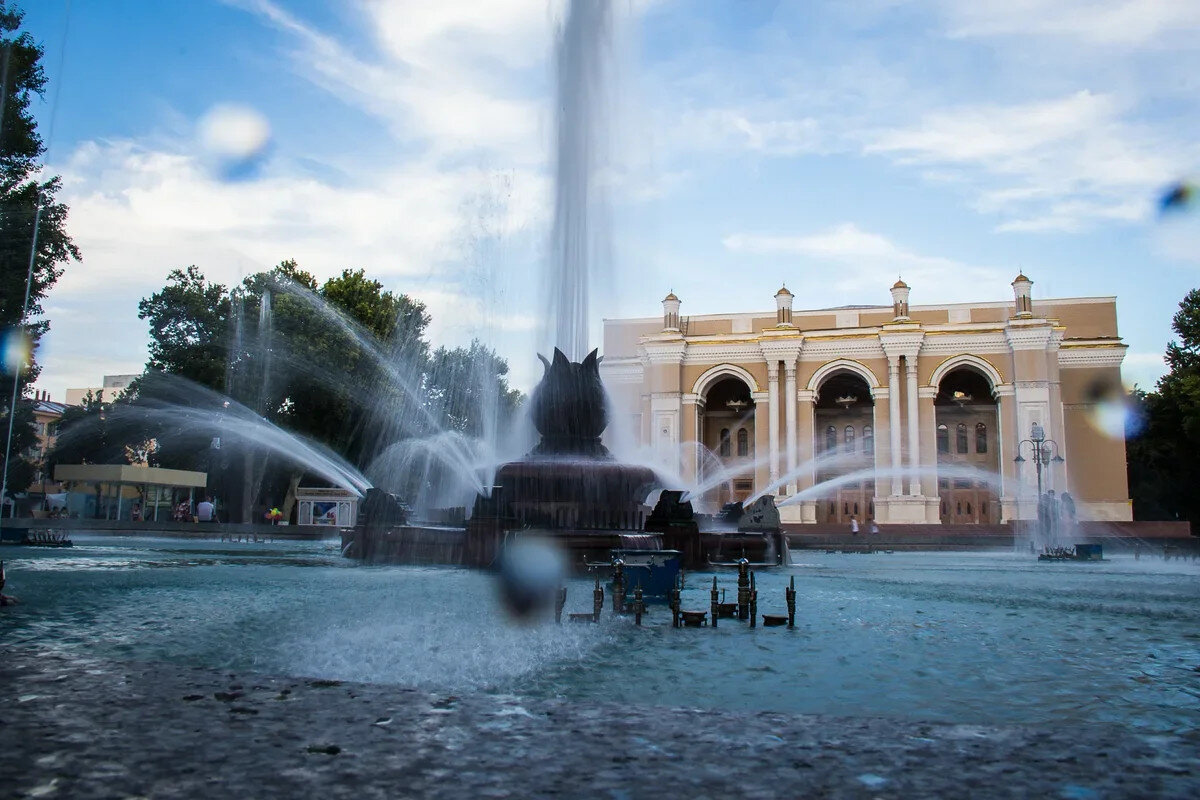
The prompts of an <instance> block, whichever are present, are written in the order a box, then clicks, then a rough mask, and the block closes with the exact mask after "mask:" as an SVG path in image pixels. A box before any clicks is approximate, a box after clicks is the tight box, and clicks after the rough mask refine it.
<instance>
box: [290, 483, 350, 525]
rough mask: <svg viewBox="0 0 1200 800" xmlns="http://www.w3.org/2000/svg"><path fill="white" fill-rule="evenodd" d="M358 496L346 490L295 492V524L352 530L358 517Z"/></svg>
mask: <svg viewBox="0 0 1200 800" xmlns="http://www.w3.org/2000/svg"><path fill="white" fill-rule="evenodd" d="M358 499H359V498H358V495H357V494H355V493H354V492H351V491H349V490H347V489H322V488H307V489H306V488H304V487H300V488H299V489H297V490H296V506H297V508H296V524H297V525H316V526H328V527H330V528H352V527H354V522H355V519H356V518H357V517H358Z"/></svg>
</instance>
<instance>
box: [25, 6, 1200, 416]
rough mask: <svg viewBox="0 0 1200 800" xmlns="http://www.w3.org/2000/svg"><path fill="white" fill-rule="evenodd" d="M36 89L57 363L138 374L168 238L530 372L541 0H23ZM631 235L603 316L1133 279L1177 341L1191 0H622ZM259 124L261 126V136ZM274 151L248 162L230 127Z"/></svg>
mask: <svg viewBox="0 0 1200 800" xmlns="http://www.w3.org/2000/svg"><path fill="white" fill-rule="evenodd" d="M17 4H18V5H22V6H24V7H25V9H26V12H27V17H26V27H27V28H28V29H29V30H30V31H32V33H33V34H34V36H35V37H37V38H38V39H39V40H40V41H41V42H43V43H44V44H45V47H46V68H47V72H48V74H49V77H50V79H51V84H50V87H49V91H48V92H47V95H46V98H45V100H44V102H41V103H40V104H39V105H38V107H37V113H38V115H39V118H40V120H41V124H42V131H43V135H44V136H45V137H46V138H47V141H48V144H49V148H50V150H49V153H48V156H47V160H48V163H49V168H50V170H51V171H52V172H55V173H58V174H61V175H62V176H63V182H64V190H63V199H64V200H65V201H66V202H67V203H68V204H69V205H70V207H71V215H70V223H69V228H70V231H71V233H72V235H73V236H74V238H75V241H76V242H77V244H78V245H79V246H80V248H81V249H82V251H83V256H84V260H83V262H82V263H79V264H72V265H70V266H69V267H68V269H67V272H66V274H65V275H64V277H63V278H62V280H61V281H60V282H59V284H58V286H57V288H55V290H54V292H53V294H52V295H51V297H50V298H49V300H48V302H46V303H45V306H46V310H47V313H48V316H49V318H50V320H51V324H52V328H51V333H50V334H49V336H48V337H47V338H46V340H45V341H44V343H43V347H42V349H41V353H40V359H41V361H42V363H43V364H44V372H43V377H42V380H41V382H40V388H45V389H49V390H50V391H51V392H52V395H53V396H54V397H56V398H61V396H62V393H63V390H64V389H65V388H66V387H68V386H71V387H74V386H86V385H95V384H96V383H97V382H98V380H99V378H100V376H101V375H102V374H112V373H122V372H137V371H140V369H141V367H142V365H143V364H144V362H145V358H146V351H145V345H146V341H147V330H146V327H145V323H143V322H142V321H140V320H138V318H137V302H138V300H139V299H140V298H142V297H144V296H146V295H149V294H150V293H152V292H153V291H155V290H156V289H157V288H158V287H161V286H162V284H163V282H164V280H165V277H166V274H167V272H168V271H169V270H170V269H171V268H173V267H182V266H186V265H189V264H196V265H197V266H199V267H200V268H201V269H202V270H203V271H204V273H205V274H206V275H208V276H209V277H211V278H214V279H217V280H220V281H222V282H226V283H231V282H234V281H237V280H238V279H239V278H240V277H242V276H244V275H247V274H250V273H252V272H255V271H258V270H260V269H264V268H267V267H269V266H271V265H273V264H275V263H277V262H279V261H280V260H282V259H285V258H295V259H297V260H298V261H299V262H300V264H301V266H303V267H305V268H307V269H309V270H310V271H312V272H314V273H316V274H317V275H318V276H319V277H322V278H323V277H328V276H330V275H333V274H336V273H337V272H340V270H341V269H343V268H345V267H355V268H357V267H362V268H364V269H366V270H367V272H368V273H369V274H370V275H372V276H375V277H377V278H379V279H380V280H382V281H383V282H384V283H385V285H386V286H387V287H388V288H390V289H392V290H394V291H397V292H405V293H408V294H410V295H414V296H416V297H419V298H420V299H422V300H424V301H425V302H426V304H427V305H428V306H429V308H430V310H431V312H432V314H433V316H434V324H433V326H432V329H431V338H432V339H433V340H434V342H435V343H436V344H462V343H465V342H467V341H469V340H470V339H471V337H472V336H481V337H483V338H485V339H487V340H489V341H491V342H494V343H495V344H496V345H497V346H498V348H499V349H500V350H501V352H502V353H503V354H504V355H506V356H507V357H508V358H509V360H510V362H511V364H512V366H513V372H514V377H515V379H516V383H517V384H518V385H521V386H523V387H526V388H527V387H528V384H529V382H530V381H531V380H532V379H533V378H534V377H535V376H536V375H537V374H538V372H540V368H539V367H538V365H537V362H536V360H535V359H534V358H533V356H532V351H533V349H534V347H535V341H536V335H535V329H536V328H537V326H538V324H539V317H540V316H541V314H540V312H539V309H540V305H539V301H538V291H539V283H540V281H539V279H538V275H539V270H540V267H541V264H542V263H543V261H544V259H545V255H546V253H547V249H548V248H547V244H548V230H549V226H550V208H551V206H552V188H551V179H550V175H551V170H552V167H553V158H552V151H551V145H552V141H553V134H554V130H555V126H554V117H553V113H552V95H553V87H554V79H553V58H552V56H551V54H552V47H553V41H554V37H555V31H556V29H557V26H558V25H559V22H560V20H561V17H562V8H561V2H547V0H488V1H487V2H479V1H477V0H439V2H437V3H430V2H425V0H338V1H337V2H334V0H326V1H325V2H319V1H318V0H191V1H190V2H186V3H182V2H170V3H164V2H159V1H158V0H106V1H105V2H100V0H75V2H71V3H68V2H67V0H37V2H25V3H20V2H18V3H17ZM616 7H617V14H616V16H617V24H616V25H615V32H614V33H615V43H614V45H613V48H612V55H613V64H614V67H613V69H612V74H613V78H614V80H615V86H616V88H615V91H614V92H613V94H612V97H611V104H610V108H609V110H608V115H607V116H608V117H609V118H610V120H611V130H610V131H609V135H608V140H609V143H610V144H609V159H610V164H609V168H608V169H607V170H606V183H607V185H608V186H609V187H610V191H611V195H612V197H613V200H614V203H613V208H612V213H611V221H612V224H611V228H612V234H613V247H612V263H611V265H608V266H606V267H605V269H604V274H603V275H602V276H601V280H600V291H599V293H598V296H597V298H596V300H595V305H596V309H595V311H596V314H597V316H606V317H615V316H649V315H656V314H658V313H660V306H659V303H658V301H659V300H660V299H661V297H662V296H663V295H664V294H666V292H667V291H668V290H672V289H673V290H674V291H675V292H676V293H677V294H679V295H680V296H681V298H682V300H683V303H684V305H683V312H684V313H685V314H689V313H690V314H701V313H714V312H722V311H750V310H764V309H771V308H773V301H772V299H771V298H772V295H773V294H774V292H775V290H776V289H777V288H778V286H779V285H780V283H781V282H786V283H787V285H788V287H789V288H790V289H791V290H792V291H793V292H795V293H796V294H797V295H798V297H797V307H798V308H799V307H804V308H814V307H823V306H830V305H841V304H847V303H888V302H890V300H889V297H888V293H887V289H888V287H889V286H890V285H891V283H892V281H893V280H895V277H896V275H897V274H902V275H903V277H904V279H905V280H906V281H907V282H908V283H909V284H910V285H912V287H913V294H912V302H913V303H914V304H920V303H926V302H942V301H961V300H1004V299H1008V298H1010V297H1011V288H1010V287H1009V282H1010V281H1011V280H1012V278H1013V276H1014V275H1016V273H1017V272H1018V271H1019V270H1023V271H1024V272H1025V273H1026V274H1028V275H1029V276H1030V277H1031V278H1033V280H1034V281H1035V285H1034V293H1035V297H1058V296H1080V295H1114V294H1115V295H1117V296H1118V298H1119V305H1118V308H1119V313H1120V319H1119V325H1120V332H1121V334H1122V335H1123V336H1124V337H1125V340H1126V341H1127V342H1128V344H1129V345H1130V352H1129V356H1128V358H1127V360H1126V378H1127V380H1129V381H1130V382H1133V381H1136V382H1138V383H1140V384H1141V385H1143V386H1148V385H1150V384H1152V383H1153V380H1154V379H1155V378H1156V377H1157V375H1158V374H1160V373H1161V370H1162V364H1161V353H1162V351H1163V348H1164V346H1165V344H1166V342H1167V341H1168V340H1169V339H1170V336H1171V333H1170V317H1171V314H1172V313H1173V311H1174V309H1175V308H1176V305H1177V304H1178V302H1179V300H1180V298H1182V296H1183V295H1184V294H1185V293H1186V292H1187V291H1188V290H1189V289H1191V288H1193V287H1195V286H1197V285H1198V283H1200V281H1198V280H1197V276H1198V273H1200V221H1198V217H1200V214H1197V213H1195V212H1194V213H1193V214H1192V215H1190V216H1189V215H1187V214H1184V215H1178V217H1177V218H1173V219H1163V218H1161V217H1160V216H1159V215H1158V213H1157V210H1156V199H1157V197H1158V195H1159V194H1160V192H1161V190H1162V188H1163V187H1164V186H1165V185H1167V184H1168V183H1170V182H1172V181H1174V180H1177V179H1179V178H1182V177H1188V176H1195V175H1198V174H1200V138H1198V137H1197V136H1196V134H1195V132H1196V130H1198V129H1200V125H1198V124H1200V102H1198V101H1197V97H1200V91H1198V88H1200V87H1198V85H1197V84H1198V81H1200V78H1198V76H1200V49H1197V48H1196V47H1195V42H1196V37H1197V35H1198V34H1200V4H1197V3H1194V2H1189V1H1188V0H1128V1H1127V0H1092V1H1090V2H1084V1H1083V0H973V2H971V3H962V2H957V1H956V0H924V1H917V0H914V2H902V0H859V1H858V2H851V3H847V2H841V1H840V0H830V1H829V2H823V1H822V0H807V1H806V2H800V1H799V0H796V1H795V2H784V1H781V0H776V1H768V0H725V1H724V2H721V1H720V0H616ZM255 143H262V145H263V146H262V147H261V148H260V149H255V148H253V147H250V146H249V145H250V144H255ZM243 146H245V147H247V148H248V149H249V150H250V151H251V152H252V153H253V154H254V155H256V156H257V158H255V159H252V160H251V161H249V162H247V163H242V164H239V165H238V168H237V169H233V170H231V168H230V164H229V163H228V161H227V160H225V159H224V158H223V154H228V153H229V152H230V151H231V149H233V150H236V149H237V148H238V147H243Z"/></svg>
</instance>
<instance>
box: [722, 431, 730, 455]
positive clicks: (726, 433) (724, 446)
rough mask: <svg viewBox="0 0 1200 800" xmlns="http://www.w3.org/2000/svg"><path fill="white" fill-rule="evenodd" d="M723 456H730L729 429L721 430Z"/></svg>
mask: <svg viewBox="0 0 1200 800" xmlns="http://www.w3.org/2000/svg"><path fill="white" fill-rule="evenodd" d="M721 455H723V456H728V455H729V428H721Z"/></svg>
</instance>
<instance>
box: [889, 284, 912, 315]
mask: <svg viewBox="0 0 1200 800" xmlns="http://www.w3.org/2000/svg"><path fill="white" fill-rule="evenodd" d="M907 321H908V284H907V283H905V282H904V280H903V279H901V278H897V279H896V282H895V283H893V284H892V322H907Z"/></svg>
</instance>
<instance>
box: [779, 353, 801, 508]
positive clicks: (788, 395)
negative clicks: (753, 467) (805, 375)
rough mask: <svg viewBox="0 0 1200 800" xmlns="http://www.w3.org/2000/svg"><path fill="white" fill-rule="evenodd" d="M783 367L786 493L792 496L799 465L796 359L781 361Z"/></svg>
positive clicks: (794, 490) (794, 491)
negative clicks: (785, 421) (784, 375)
mask: <svg viewBox="0 0 1200 800" xmlns="http://www.w3.org/2000/svg"><path fill="white" fill-rule="evenodd" d="M783 367H784V370H785V373H786V375H787V379H786V381H784V384H783V391H784V398H783V407H784V409H785V410H786V412H787V431H786V433H785V435H786V436H787V439H786V442H787V472H788V474H789V475H791V476H792V477H791V478H790V479H789V480H788V484H787V493H788V496H789V497H790V496H792V495H794V494H795V493H796V469H797V467H799V466H800V462H799V459H798V453H799V451H798V449H797V446H796V434H797V433H799V431H797V430H796V361H795V359H792V358H789V360H787V361H785V362H783Z"/></svg>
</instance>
